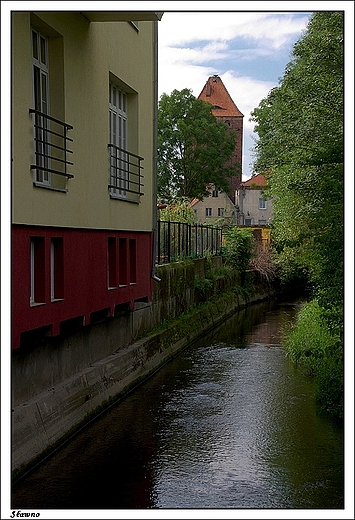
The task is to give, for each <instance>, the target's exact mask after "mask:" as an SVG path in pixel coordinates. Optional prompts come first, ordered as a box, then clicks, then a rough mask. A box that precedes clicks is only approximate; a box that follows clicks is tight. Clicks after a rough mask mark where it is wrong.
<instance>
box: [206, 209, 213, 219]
mask: <svg viewBox="0 0 355 520" xmlns="http://www.w3.org/2000/svg"><path fill="white" fill-rule="evenodd" d="M205 213H206V217H212V208H206V212H205Z"/></svg>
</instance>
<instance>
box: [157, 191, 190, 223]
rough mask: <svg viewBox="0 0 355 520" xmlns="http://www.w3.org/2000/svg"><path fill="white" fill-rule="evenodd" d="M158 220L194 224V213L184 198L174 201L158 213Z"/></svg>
mask: <svg viewBox="0 0 355 520" xmlns="http://www.w3.org/2000/svg"><path fill="white" fill-rule="evenodd" d="M159 216H160V220H165V221H166V222H184V223H186V224H196V213H195V211H194V210H193V209H192V208H191V207H190V205H189V199H187V198H186V197H183V198H180V199H174V200H172V201H171V202H170V204H168V205H167V206H166V208H163V209H161V210H160V211H159Z"/></svg>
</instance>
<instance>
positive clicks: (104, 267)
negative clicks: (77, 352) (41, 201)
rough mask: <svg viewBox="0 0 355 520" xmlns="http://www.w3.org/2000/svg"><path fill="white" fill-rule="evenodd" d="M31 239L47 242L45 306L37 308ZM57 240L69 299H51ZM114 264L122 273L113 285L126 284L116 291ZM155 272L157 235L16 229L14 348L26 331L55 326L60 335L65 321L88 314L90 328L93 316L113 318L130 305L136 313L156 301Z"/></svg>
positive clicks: (63, 284)
mask: <svg viewBox="0 0 355 520" xmlns="http://www.w3.org/2000/svg"><path fill="white" fill-rule="evenodd" d="M32 237H43V242H42V243H43V244H44V261H43V264H44V277H43V284H44V296H43V300H44V303H43V304H41V305H35V306H33V305H30V290H31V274H30V272H31V271H30V258H31V256H30V241H31V238H32ZM55 238H57V239H61V240H59V241H58V240H57V242H56V244H58V243H59V244H60V247H59V248H58V250H59V251H60V254H59V263H58V265H57V269H59V271H61V274H60V273H59V274H58V272H57V273H56V275H57V278H58V283H59V288H60V293H59V295H61V294H62V293H63V296H64V298H63V300H57V301H51V267H50V263H51V240H53V239H55ZM109 239H110V240H109ZM124 244H126V247H123V246H124ZM109 251H110V254H109ZM133 255H135V258H134V257H132V256H133ZM120 263H121V264H122V263H125V265H124V266H123V265H120ZM61 264H62V265H63V266H62V267H61ZM109 265H110V269H111V271H112V269H113V268H114V266H115V265H116V269H117V272H116V273H114V274H112V272H111V275H110V280H111V283H112V281H115V280H116V283H117V284H121V285H117V287H114V288H108V285H109ZM42 267H43V266H42V265H41V269H42ZM121 267H122V268H121ZM151 270H152V233H144V232H121V231H109V230H104V231H102V230H83V229H66V228H49V227H34V226H21V225H14V226H13V228H12V348H13V349H16V348H19V347H20V338H21V333H22V332H25V331H30V330H33V329H37V328H39V327H45V326H48V325H50V326H51V334H52V335H53V336H55V335H57V334H59V332H60V324H61V322H63V321H65V320H68V319H71V318H76V317H80V316H85V321H84V323H85V325H88V324H90V313H92V312H96V311H104V310H105V309H108V315H111V316H113V315H114V312H115V307H116V305H120V304H127V305H129V308H130V309H133V306H134V302H135V301H136V300H141V301H151V298H152V288H153V284H152V280H151ZM122 274H123V276H124V279H123V280H122ZM62 277H63V278H62ZM61 287H62V289H61Z"/></svg>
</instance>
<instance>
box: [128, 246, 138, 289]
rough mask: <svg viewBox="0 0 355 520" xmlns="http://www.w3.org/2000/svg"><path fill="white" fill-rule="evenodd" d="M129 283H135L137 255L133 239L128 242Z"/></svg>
mask: <svg viewBox="0 0 355 520" xmlns="http://www.w3.org/2000/svg"><path fill="white" fill-rule="evenodd" d="M129 283H131V284H132V283H137V253H136V240H135V239H134V238H132V239H130V241H129Z"/></svg>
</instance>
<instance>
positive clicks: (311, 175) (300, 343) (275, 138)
mask: <svg viewBox="0 0 355 520" xmlns="http://www.w3.org/2000/svg"><path fill="white" fill-rule="evenodd" d="M343 18H344V13H343V12H336V11H332V12H316V13H313V15H312V17H311V19H310V22H309V24H308V27H307V30H306V32H305V33H304V34H303V36H302V37H301V38H300V39H299V41H298V42H296V44H295V45H294V48H293V53H292V61H291V62H290V63H289V64H288V65H287V67H286V69H285V73H284V76H283V77H282V78H280V81H279V85H278V86H277V87H276V88H274V89H272V90H271V91H270V93H269V95H268V96H267V98H265V99H263V100H262V101H261V103H260V104H259V107H258V108H256V109H254V111H253V112H252V118H251V119H252V121H254V123H255V132H256V133H257V135H258V139H257V141H256V145H255V163H254V169H255V171H256V172H259V173H260V172H262V173H264V174H265V176H266V178H267V180H268V186H269V191H268V193H269V194H270V197H272V199H273V208H274V218H273V229H272V235H271V236H272V242H273V247H274V257H275V261H276V263H277V264H278V266H279V268H280V275H281V277H282V278H283V279H284V280H287V281H292V280H294V282H295V283H298V280H299V279H306V280H307V282H308V284H309V286H310V288H311V299H310V301H309V303H308V304H307V305H306V307H305V308H304V309H303V310H302V311H301V313H300V315H299V317H298V320H297V323H296V324H295V326H294V327H293V328H292V330H291V331H289V336H288V338H287V340H286V344H287V346H288V349H289V353H290V356H291V358H292V359H293V360H294V361H296V362H298V363H300V364H301V365H302V366H304V367H306V368H307V370H308V371H309V373H312V374H313V375H314V377H315V378H316V384H317V402H318V404H319V406H320V409H321V410H325V411H327V412H329V413H331V414H332V415H334V416H337V417H342V415H343V300H344V284H343V263H344V262H343V260H344V256H343V254H344V253H343V246H344V244H343V180H344V179H343V163H344V161H343V108H344V107H343V73H344V67H343V50H344V49H343V24H344V20H343Z"/></svg>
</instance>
